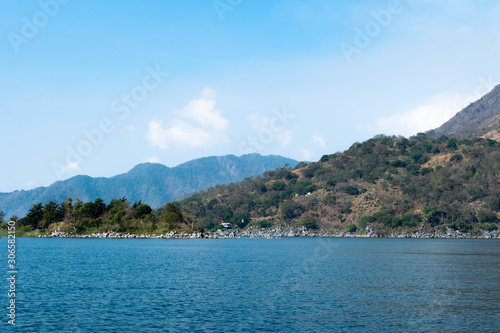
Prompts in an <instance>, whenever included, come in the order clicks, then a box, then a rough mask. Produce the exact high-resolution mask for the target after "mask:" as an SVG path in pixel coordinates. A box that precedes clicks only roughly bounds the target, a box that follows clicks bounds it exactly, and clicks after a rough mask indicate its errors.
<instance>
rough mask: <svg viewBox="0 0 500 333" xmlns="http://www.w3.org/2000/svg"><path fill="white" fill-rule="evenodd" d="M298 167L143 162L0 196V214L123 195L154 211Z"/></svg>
mask: <svg viewBox="0 0 500 333" xmlns="http://www.w3.org/2000/svg"><path fill="white" fill-rule="evenodd" d="M297 163H298V162H297V161H295V160H292V159H289V158H285V157H281V156H273V155H272V156H261V155H258V154H249V155H243V156H241V157H237V156H234V155H227V156H218V157H217V156H214V157H205V158H200V159H196V160H192V161H189V162H186V163H184V164H181V165H179V166H177V167H175V168H168V167H166V166H164V165H162V164H153V163H144V164H139V165H137V166H136V167H134V168H133V169H132V170H130V171H129V172H127V173H125V174H121V175H117V176H114V177H111V178H102V177H101V178H92V177H89V176H75V177H72V178H70V179H67V180H64V181H58V182H56V183H54V184H52V185H50V186H49V187H39V188H36V189H33V190H30V191H15V192H12V193H0V211H4V213H5V215H6V217H10V216H11V215H13V214H15V215H17V216H19V217H21V216H24V215H25V214H26V212H27V211H28V209H29V208H31V206H32V205H33V204H35V203H38V202H42V203H47V202H48V201H50V200H52V201H55V202H62V201H64V200H65V199H66V198H67V197H73V198H79V199H80V200H82V201H92V200H95V199H97V198H102V199H103V200H104V201H106V202H109V201H110V200H111V199H113V198H119V197H123V196H126V197H127V198H128V199H129V200H130V201H132V202H133V201H139V200H142V201H143V202H145V203H148V204H149V205H151V206H152V207H158V206H160V205H162V204H164V203H166V202H168V201H170V200H172V199H174V198H177V197H179V196H182V195H186V194H189V193H193V192H196V191H199V190H202V189H205V188H208V187H211V186H215V185H218V184H229V183H231V182H239V181H241V180H243V179H244V178H246V177H250V176H254V175H258V174H260V173H262V172H264V171H267V170H274V169H276V168H279V167H283V166H285V165H286V164H289V165H290V166H295V165H297Z"/></svg>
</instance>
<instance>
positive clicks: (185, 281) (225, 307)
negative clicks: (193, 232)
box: [0, 238, 500, 332]
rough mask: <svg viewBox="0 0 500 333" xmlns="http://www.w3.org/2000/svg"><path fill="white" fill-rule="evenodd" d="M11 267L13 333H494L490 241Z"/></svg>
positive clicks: (255, 242)
mask: <svg viewBox="0 0 500 333" xmlns="http://www.w3.org/2000/svg"><path fill="white" fill-rule="evenodd" d="M0 246H1V247H2V248H1V249H0V253H2V254H3V258H5V260H4V262H5V263H6V261H7V251H6V248H7V242H6V239H5V238H2V239H1V240H0ZM17 256H18V272H19V273H18V277H17V295H16V296H17V298H16V303H17V306H18V307H17V319H16V324H17V325H16V330H15V331H19V332H134V331H136V332H342V331H344V332H347V331H359V332H397V331H406V332H408V331H410V332H411V331H427V332H437V331H439V332H446V331H449V332H470V331H484V332H494V331H496V332H498V331H499V330H500V241H498V240H446V239H445V240H434V239H430V240H425V239H337V238H328V239H311V238H283V239H228V240H203V239H200V240H147V239H130V240H128V239H117V240H114V239H17ZM3 267H5V264H4V266H3ZM5 271H7V269H5ZM4 281H5V280H4ZM2 285H3V286H4V287H3V288H4V289H5V292H3V291H2V292H1V295H2V296H1V298H0V300H3V301H2V303H3V304H4V305H5V306H4V307H3V309H4V311H5V313H7V311H6V310H5V307H6V306H7V295H6V291H7V289H8V284H7V282H4V283H3V284H2ZM2 318H3V319H2V322H1V323H0V325H1V326H2V327H1V328H0V331H2V330H3V329H4V328H6V327H7V326H8V325H7V316H6V315H2Z"/></svg>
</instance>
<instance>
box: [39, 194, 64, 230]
mask: <svg viewBox="0 0 500 333" xmlns="http://www.w3.org/2000/svg"><path fill="white" fill-rule="evenodd" d="M62 218H63V214H62V213H61V209H60V207H59V205H58V204H57V203H55V202H54V201H49V202H48V203H47V204H46V205H45V207H43V221H42V225H41V227H42V228H43V229H47V227H48V226H49V225H50V224H51V223H54V222H58V221H60V220H61V219H62Z"/></svg>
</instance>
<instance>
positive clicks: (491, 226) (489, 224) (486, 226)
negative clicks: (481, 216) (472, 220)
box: [481, 223, 497, 231]
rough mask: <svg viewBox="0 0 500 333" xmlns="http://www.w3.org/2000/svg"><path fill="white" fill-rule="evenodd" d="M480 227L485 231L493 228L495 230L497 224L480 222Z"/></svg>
mask: <svg viewBox="0 0 500 333" xmlns="http://www.w3.org/2000/svg"><path fill="white" fill-rule="evenodd" d="M481 229H483V230H486V231H493V230H497V226H496V225H495V224H493V223H483V224H481Z"/></svg>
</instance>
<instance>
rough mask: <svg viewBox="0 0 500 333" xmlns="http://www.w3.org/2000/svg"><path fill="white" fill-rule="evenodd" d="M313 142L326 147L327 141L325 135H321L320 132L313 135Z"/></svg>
mask: <svg viewBox="0 0 500 333" xmlns="http://www.w3.org/2000/svg"><path fill="white" fill-rule="evenodd" d="M311 142H312V143H314V144H315V145H317V146H320V147H321V148H326V142H325V138H324V137H323V135H319V134H315V135H313V137H312V139H311Z"/></svg>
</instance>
